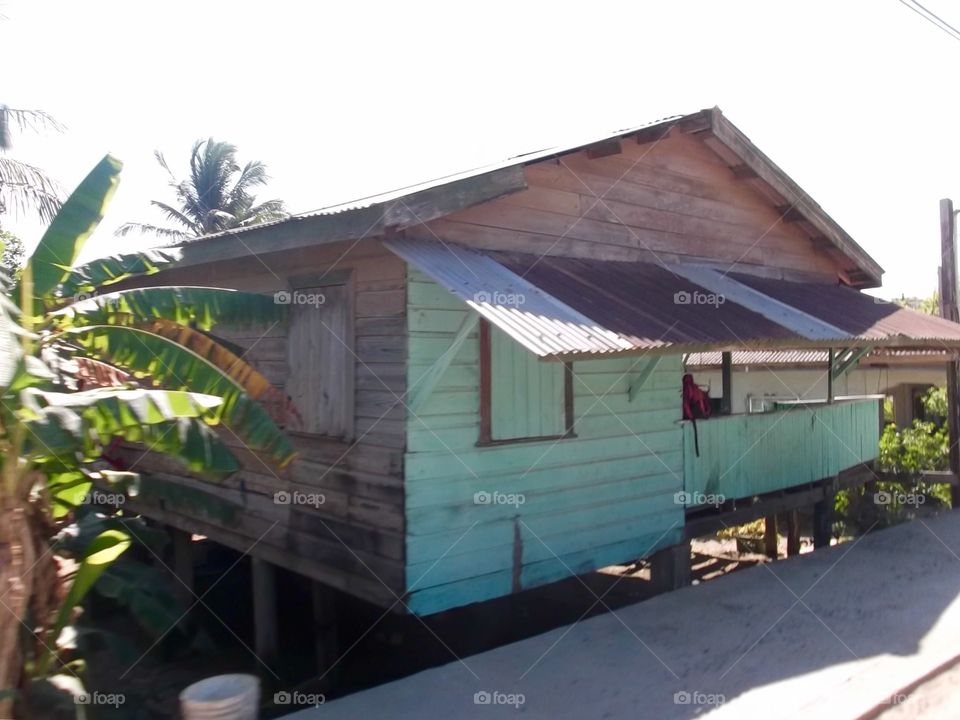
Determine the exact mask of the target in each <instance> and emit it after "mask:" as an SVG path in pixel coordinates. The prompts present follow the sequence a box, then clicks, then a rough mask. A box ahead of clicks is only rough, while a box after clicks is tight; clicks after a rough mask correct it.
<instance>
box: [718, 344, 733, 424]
mask: <svg viewBox="0 0 960 720" xmlns="http://www.w3.org/2000/svg"><path fill="white" fill-rule="evenodd" d="M720 358H721V366H720V375H721V377H722V379H723V396H722V397H721V399H720V414H721V415H729V414H730V413H732V412H733V353H730V352H725V353H721V354H720Z"/></svg>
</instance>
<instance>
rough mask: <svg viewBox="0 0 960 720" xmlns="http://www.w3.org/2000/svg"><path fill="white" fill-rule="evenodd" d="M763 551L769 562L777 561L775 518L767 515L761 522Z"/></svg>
mask: <svg viewBox="0 0 960 720" xmlns="http://www.w3.org/2000/svg"><path fill="white" fill-rule="evenodd" d="M763 551H764V553H766V556H767V557H768V558H770V559H771V560H776V559H777V554H778V553H777V516H776V515H768V516H767V517H766V518H764V521H763Z"/></svg>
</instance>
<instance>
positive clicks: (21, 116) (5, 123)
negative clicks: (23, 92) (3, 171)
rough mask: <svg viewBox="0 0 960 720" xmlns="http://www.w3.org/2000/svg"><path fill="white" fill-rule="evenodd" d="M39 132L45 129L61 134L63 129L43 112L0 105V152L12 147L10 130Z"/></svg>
mask: <svg viewBox="0 0 960 720" xmlns="http://www.w3.org/2000/svg"><path fill="white" fill-rule="evenodd" d="M14 127H16V128H18V129H19V130H20V131H24V130H30V131H32V132H39V131H41V130H44V129H46V128H50V129H51V130H56V131H57V132H61V131H62V130H63V129H64V127H63V125H61V124H60V123H59V122H57V121H56V120H55V119H54V118H53V117H52V116H51V115H49V114H48V113H45V112H44V111H43V110H20V109H17V108H10V107H7V106H6V105H0V150H9V149H10V146H11V145H12V138H11V129H12V128H14Z"/></svg>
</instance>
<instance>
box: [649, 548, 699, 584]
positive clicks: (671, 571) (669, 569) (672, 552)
mask: <svg viewBox="0 0 960 720" xmlns="http://www.w3.org/2000/svg"><path fill="white" fill-rule="evenodd" d="M650 579H651V581H652V582H653V586H654V587H655V588H656V589H657V590H658V591H660V592H667V591H669V590H677V589H679V588H682V587H685V586H687V585H689V584H690V582H691V574H690V541H689V540H685V541H683V542H682V543H680V544H679V545H672V546H670V547H668V548H664V549H663V550H658V551H657V552H655V553H654V554H653V556H652V557H651V558H650Z"/></svg>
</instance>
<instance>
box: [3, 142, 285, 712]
mask: <svg viewBox="0 0 960 720" xmlns="http://www.w3.org/2000/svg"><path fill="white" fill-rule="evenodd" d="M120 170H121V164H120V162H119V161H117V160H116V159H114V158H113V157H111V156H109V155H108V156H106V157H105V158H104V159H103V160H102V161H101V162H100V163H99V164H98V165H97V166H96V167H95V168H94V169H93V170H92V171H91V172H90V174H89V175H88V176H87V177H86V178H85V179H84V180H83V181H82V182H81V183H80V185H79V186H78V187H77V189H76V190H75V191H74V193H73V194H72V195H71V196H70V197H69V198H68V199H67V200H66V202H64V204H63V206H62V208H61V209H60V211H59V212H58V213H57V215H56V216H55V217H54V219H53V221H52V223H51V224H50V226H49V228H48V229H47V231H46V232H45V233H44V235H43V237H42V239H41V240H40V242H39V244H38V245H37V247H36V249H35V250H34V252H33V254H32V255H31V257H30V258H29V260H28V262H27V264H26V266H25V267H24V269H23V271H22V273H21V276H20V279H19V282H18V284H17V285H16V286H14V285H13V284H12V283H11V282H10V281H9V280H7V279H3V280H0V284H2V286H3V288H4V292H3V293H2V294H0V588H2V591H3V592H4V594H5V597H4V605H6V609H7V610H9V611H10V612H2V613H0V717H9V716H10V706H9V703H10V702H11V699H10V692H9V691H10V690H14V691H15V690H16V689H17V688H19V687H22V686H23V685H24V682H25V680H26V675H25V674H24V668H25V667H26V668H27V669H28V671H31V672H34V673H38V672H39V673H49V672H53V671H55V670H57V663H58V658H57V654H56V652H55V647H56V642H57V636H58V635H59V633H60V631H61V630H62V628H63V626H64V624H65V623H66V622H67V621H68V619H69V617H70V615H71V611H72V607H73V606H74V605H76V604H77V603H79V602H80V601H82V599H83V596H84V595H85V594H86V592H87V591H88V590H89V589H90V587H91V586H92V585H93V583H94V582H95V581H96V579H97V578H98V577H99V575H100V573H101V572H102V571H103V569H104V568H105V567H106V566H107V565H109V563H110V562H111V561H112V560H113V559H115V558H116V557H117V556H119V555H120V553H122V552H123V551H124V550H125V549H126V548H127V547H128V546H129V544H130V539H129V538H128V537H125V536H124V535H123V533H122V532H119V531H117V530H110V531H108V533H109V534H106V533H105V534H103V535H101V536H98V537H97V538H95V539H94V540H93V541H92V542H91V544H90V547H89V548H88V551H87V552H86V553H84V554H83V557H82V558H81V559H80V563H79V566H78V568H77V570H76V572H75V573H74V574H73V579H72V584H71V586H70V587H69V588H67V589H66V592H65V593H60V594H61V595H65V605H62V606H61V607H60V608H59V609H58V608H57V607H56V603H55V602H53V600H54V599H55V598H57V597H58V594H57V592H56V591H55V588H51V587H49V585H50V583H51V582H55V581H56V577H57V574H56V572H53V573H50V572H44V571H43V568H44V567H45V566H48V565H49V563H50V562H52V560H51V558H50V557H49V553H48V550H49V547H50V546H49V542H50V538H51V536H52V534H53V532H55V531H56V530H57V528H58V526H62V524H63V523H66V522H69V521H70V516H71V512H70V511H71V509H72V508H74V507H76V506H77V505H78V504H79V503H80V502H82V499H83V498H84V497H85V496H86V494H87V493H88V492H89V491H90V488H91V483H93V482H94V481H98V482H109V481H110V480H111V479H112V478H111V473H110V471H105V470H97V469H96V462H97V460H98V459H99V458H100V457H101V454H102V453H103V452H104V450H105V448H107V447H109V446H110V445H111V443H116V442H118V441H127V442H133V443H140V444H142V445H143V446H145V447H146V448H147V449H149V450H150V451H152V452H156V453H162V454H166V455H170V456H172V457H175V458H177V459H178V460H180V461H181V462H182V463H183V464H184V465H185V466H186V467H188V468H189V469H191V470H192V471H195V472H197V473H201V474H204V475H207V476H210V477H214V478H216V477H222V476H225V475H228V474H230V473H232V472H234V471H236V470H238V469H239V462H238V460H237V458H236V457H235V456H234V454H233V452H232V451H231V450H230V448H229V447H228V445H227V444H226V443H224V442H223V441H222V440H221V439H220V438H221V434H222V432H228V433H230V434H231V435H233V436H235V438H237V439H239V441H240V442H241V443H242V444H243V445H245V446H246V448H248V449H249V450H252V451H254V452H256V453H258V454H260V455H261V456H262V457H264V458H265V459H267V460H269V461H272V462H273V463H274V464H275V465H276V466H278V467H283V466H284V465H286V464H287V463H289V462H290V461H291V460H292V458H293V456H294V452H293V448H292V446H291V444H290V441H289V440H288V438H287V437H286V435H285V434H284V432H283V431H282V430H281V429H280V427H278V425H277V424H276V423H275V422H274V420H273V419H272V418H271V416H270V414H269V413H268V412H267V410H266V409H265V405H267V406H269V405H270V404H271V403H276V402H277V400H278V398H280V399H282V398H283V396H282V393H279V391H278V390H276V389H275V388H273V387H272V386H271V384H270V383H269V382H268V381H267V379H266V378H265V377H263V376H262V375H261V374H260V373H258V372H257V371H256V370H255V369H254V368H253V367H251V366H250V365H249V364H248V363H246V362H245V361H244V360H243V359H242V358H241V357H240V356H238V355H237V354H236V353H235V352H233V351H232V350H230V349H229V348H228V347H225V346H224V345H222V344H220V343H218V342H217V341H216V340H215V338H214V336H213V335H212V334H211V332H210V331H211V330H212V329H213V328H214V327H215V326H216V325H217V324H220V323H228V324H231V325H234V326H236V325H242V324H245V323H266V324H271V323H280V322H283V321H284V317H285V315H284V314H285V310H286V307H285V306H283V305H279V304H276V303H275V302H274V301H273V298H272V297H271V296H261V295H255V294H249V293H242V292H237V291H233V290H227V289H219V288H208V287H137V288H126V289H120V290H114V291H111V290H112V288H111V287H110V286H111V285H114V284H115V283H118V282H120V281H123V280H125V279H127V278H130V277H132V276H135V275H149V274H152V273H155V272H157V271H158V270H160V269H162V268H163V267H165V266H167V265H169V264H171V263H175V262H176V261H177V259H178V251H177V250H176V249H165V250H153V251H146V252H143V253H131V254H125V255H118V256H114V257H109V258H101V259H98V260H96V261H93V262H91V263H87V264H84V265H77V258H78V256H79V255H80V253H81V250H82V249H83V246H84V243H85V241H86V240H87V238H88V237H89V236H90V234H91V233H92V232H93V231H94V229H95V228H96V227H97V225H98V224H99V222H100V220H101V219H102V217H103V214H104V211H105V209H106V207H107V204H108V203H109V200H110V198H111V196H112V195H113V193H114V191H115V190H116V187H117V184H118V182H119V176H120ZM140 284H142V283H140ZM221 427H222V428H224V429H225V430H221V429H220V428H221ZM143 482H149V478H144V479H143ZM24 627H28V628H29V629H30V633H31V634H32V636H33V639H34V640H35V642H32V643H24V642H21V639H22V637H23V633H22V631H23V629H24ZM31 644H32V647H31Z"/></svg>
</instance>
